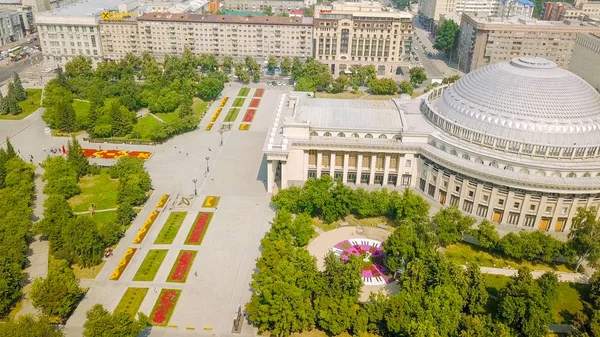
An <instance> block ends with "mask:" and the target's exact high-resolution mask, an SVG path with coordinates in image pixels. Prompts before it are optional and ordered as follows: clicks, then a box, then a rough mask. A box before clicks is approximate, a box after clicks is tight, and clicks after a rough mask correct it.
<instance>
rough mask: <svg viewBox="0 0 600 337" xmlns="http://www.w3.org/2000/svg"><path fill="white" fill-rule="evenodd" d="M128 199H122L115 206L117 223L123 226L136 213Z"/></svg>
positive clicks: (127, 223) (129, 221)
mask: <svg viewBox="0 0 600 337" xmlns="http://www.w3.org/2000/svg"><path fill="white" fill-rule="evenodd" d="M128 201H129V200H124V201H123V202H121V203H120V204H119V206H118V207H117V223H118V224H121V225H123V226H127V225H129V224H130V223H131V220H133V218H134V217H135V215H136V214H137V213H136V212H135V210H134V209H133V206H132V205H131V204H130V203H129V202H128Z"/></svg>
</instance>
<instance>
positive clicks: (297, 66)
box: [292, 56, 302, 81]
mask: <svg viewBox="0 0 600 337" xmlns="http://www.w3.org/2000/svg"><path fill="white" fill-rule="evenodd" d="M301 75H302V60H300V58H299V57H297V56H296V57H294V59H293V60H292V78H293V79H294V80H296V81H297V80H298V78H300V76H301Z"/></svg>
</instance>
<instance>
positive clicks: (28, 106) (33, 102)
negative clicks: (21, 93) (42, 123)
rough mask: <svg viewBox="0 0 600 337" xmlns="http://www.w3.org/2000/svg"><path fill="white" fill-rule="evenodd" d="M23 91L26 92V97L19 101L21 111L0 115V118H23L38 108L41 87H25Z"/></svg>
mask: <svg viewBox="0 0 600 337" xmlns="http://www.w3.org/2000/svg"><path fill="white" fill-rule="evenodd" d="M25 92H26V93H27V98H26V99H25V100H24V101H22V102H19V106H20V107H21V110H22V111H21V113H20V114H18V115H3V116H0V119H9V120H18V119H23V118H25V117H27V116H29V115H31V114H32V113H34V112H35V111H36V110H37V109H39V108H40V100H41V99H42V89H25Z"/></svg>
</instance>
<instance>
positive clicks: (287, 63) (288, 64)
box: [280, 56, 292, 75]
mask: <svg viewBox="0 0 600 337" xmlns="http://www.w3.org/2000/svg"><path fill="white" fill-rule="evenodd" d="M280 66H281V73H282V74H283V75H288V74H289V73H290V72H291V71H292V61H291V60H290V58H289V57H287V56H285V57H284V58H283V59H282V60H281V65H280Z"/></svg>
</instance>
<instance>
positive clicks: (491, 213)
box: [486, 186, 506, 223]
mask: <svg viewBox="0 0 600 337" xmlns="http://www.w3.org/2000/svg"><path fill="white" fill-rule="evenodd" d="M497 199H498V187H496V186H494V187H492V193H490V201H489V202H488V205H489V207H488V212H487V216H486V218H487V219H488V220H489V221H490V222H493V221H492V220H493V217H494V206H496V205H497V204H498V200H497ZM504 202H505V206H506V200H504ZM500 223H502V219H500Z"/></svg>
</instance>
